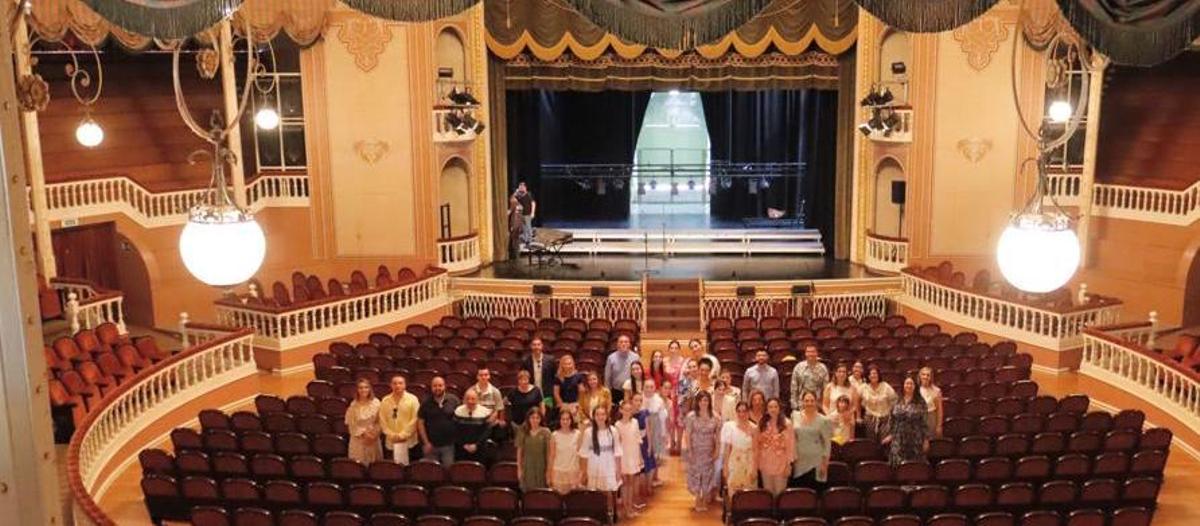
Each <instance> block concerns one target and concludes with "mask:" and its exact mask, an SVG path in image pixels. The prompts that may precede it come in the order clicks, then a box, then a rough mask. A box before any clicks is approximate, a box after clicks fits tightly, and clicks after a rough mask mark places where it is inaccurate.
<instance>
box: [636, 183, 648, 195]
mask: <svg viewBox="0 0 1200 526" xmlns="http://www.w3.org/2000/svg"><path fill="white" fill-rule="evenodd" d="M638 195H646V183H638Z"/></svg>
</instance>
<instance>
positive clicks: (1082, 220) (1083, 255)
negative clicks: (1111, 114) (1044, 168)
mask: <svg viewBox="0 0 1200 526" xmlns="http://www.w3.org/2000/svg"><path fill="white" fill-rule="evenodd" d="M1084 66H1085V67H1089V68H1090V70H1091V71H1090V76H1089V77H1088V93H1087V104H1088V105H1087V112H1086V113H1085V115H1087V123H1086V124H1087V127H1086V128H1085V131H1084V136H1083V171H1082V172H1080V174H1079V231H1078V232H1077V234H1078V235H1079V255H1080V257H1079V268H1087V265H1088V259H1089V258H1088V244H1089V243H1088V242H1089V239H1088V230H1089V229H1090V227H1091V223H1092V194H1093V193H1094V191H1095V188H1094V185H1095V184H1096V148H1097V147H1099V144H1100V98H1101V95H1102V94H1103V93H1104V69H1105V68H1107V67H1108V57H1105V56H1104V55H1101V54H1100V53H1098V52H1094V51H1093V52H1092V63H1091V64H1084Z"/></svg>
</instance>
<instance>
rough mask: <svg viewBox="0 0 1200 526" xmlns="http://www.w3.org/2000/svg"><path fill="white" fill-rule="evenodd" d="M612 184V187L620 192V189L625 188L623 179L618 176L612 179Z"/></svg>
mask: <svg viewBox="0 0 1200 526" xmlns="http://www.w3.org/2000/svg"><path fill="white" fill-rule="evenodd" d="M612 185H613V188H616V189H617V191H618V192H620V191H621V190H624V189H625V180H624V179H621V178H620V177H618V178H616V179H613V182H612Z"/></svg>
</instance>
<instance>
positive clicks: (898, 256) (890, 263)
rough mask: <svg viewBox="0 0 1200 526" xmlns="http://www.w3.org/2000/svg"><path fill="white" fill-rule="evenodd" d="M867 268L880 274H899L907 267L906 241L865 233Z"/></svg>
mask: <svg viewBox="0 0 1200 526" xmlns="http://www.w3.org/2000/svg"><path fill="white" fill-rule="evenodd" d="M864 263H865V264H866V265H867V268H869V269H871V270H877V271H881V272H900V269H903V268H904V267H907V266H908V240H907V239H901V238H895V237H886V236H880V235H877V234H874V233H871V232H867V258H866V260H865V261H864Z"/></svg>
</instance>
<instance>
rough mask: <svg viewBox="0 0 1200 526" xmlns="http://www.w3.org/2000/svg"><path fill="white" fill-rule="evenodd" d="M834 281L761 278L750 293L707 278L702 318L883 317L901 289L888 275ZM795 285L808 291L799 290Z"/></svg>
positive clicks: (736, 285) (736, 286)
mask: <svg viewBox="0 0 1200 526" xmlns="http://www.w3.org/2000/svg"><path fill="white" fill-rule="evenodd" d="M836 281H838V280H829V282H828V284H827V285H823V286H821V287H817V288H816V289H815V290H814V289H813V282H811V281H806V282H800V281H794V282H793V281H760V282H755V286H754V289H755V290H754V294H753V295H749V294H743V295H739V294H738V288H739V285H740V284H739V283H736V282H715V281H706V282H704V296H703V298H702V299H701V302H702V308H701V313H702V315H703V320H702V321H703V322H704V323H705V324H707V323H708V320H710V319H713V318H738V317H741V316H749V317H754V318H761V317H765V316H785V317H786V316H809V317H828V318H841V317H852V318H862V317H864V316H880V317H883V316H886V315H888V314H889V313H890V311H891V303H892V299H893V298H894V297H895V296H896V295H897V294H899V292H900V290H899V289H900V283H899V281H898V280H897V279H896V278H891V277H889V278H867V279H858V280H842V281H844V283H836ZM798 286H799V287H801V289H800V290H803V288H804V287H807V291H804V292H800V290H797V288H796V287H798ZM824 288H828V290H822V289H824Z"/></svg>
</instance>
